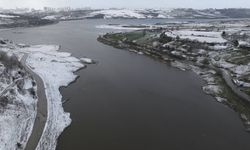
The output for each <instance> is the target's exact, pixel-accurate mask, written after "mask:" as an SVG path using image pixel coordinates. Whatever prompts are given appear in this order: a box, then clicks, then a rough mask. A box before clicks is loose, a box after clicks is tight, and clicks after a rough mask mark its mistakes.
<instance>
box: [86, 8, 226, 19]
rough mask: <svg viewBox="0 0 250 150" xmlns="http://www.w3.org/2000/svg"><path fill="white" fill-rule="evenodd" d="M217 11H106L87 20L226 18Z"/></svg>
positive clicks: (99, 11) (99, 12) (94, 13)
mask: <svg viewBox="0 0 250 150" xmlns="http://www.w3.org/2000/svg"><path fill="white" fill-rule="evenodd" d="M226 17H227V16H225V15H223V14H222V13H221V12H220V11H217V10H215V9H205V10H195V9H106V10H97V11H94V12H91V13H90V14H89V15H88V16H87V18H104V19H110V18H127V19H132V18H133V19H144V18H190V19H192V18H226Z"/></svg>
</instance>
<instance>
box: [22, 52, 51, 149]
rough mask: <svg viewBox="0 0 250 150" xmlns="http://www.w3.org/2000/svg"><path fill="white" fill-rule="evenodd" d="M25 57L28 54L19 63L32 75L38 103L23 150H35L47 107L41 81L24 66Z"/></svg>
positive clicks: (44, 121) (43, 124)
mask: <svg viewBox="0 0 250 150" xmlns="http://www.w3.org/2000/svg"><path fill="white" fill-rule="evenodd" d="M27 57H28V54H25V55H24V56H23V58H22V59H21V63H22V65H23V66H24V67H25V69H26V70H27V71H28V72H29V73H30V74H31V75H32V77H33V78H34V80H35V81H36V83H37V96H38V101H37V116H36V119H35V123H34V126H33V129H32V133H31V135H30V137H29V140H28V142H27V145H26V148H25V150H35V149H36V147H37V145H38V143H39V141H40V138H41V136H42V134H43V130H44V128H45V125H46V121H47V114H48V110H47V108H48V107H47V97H46V93H45V88H44V83H43V80H42V79H41V77H39V76H38V75H37V74H36V73H34V72H33V71H32V70H31V69H30V68H29V67H28V66H27V65H26V59H27Z"/></svg>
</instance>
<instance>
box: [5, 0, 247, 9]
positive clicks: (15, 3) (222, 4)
mask: <svg viewBox="0 0 250 150" xmlns="http://www.w3.org/2000/svg"><path fill="white" fill-rule="evenodd" d="M44 6H50V7H65V6H70V7H74V8H76V7H77V8H79V7H92V8H110V7H117V8H125V7H126V8H240V7H241V8H249V7H250V0H0V7H2V8H16V7H33V8H43V7H44Z"/></svg>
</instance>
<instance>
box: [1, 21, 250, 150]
mask: <svg viewBox="0 0 250 150" xmlns="http://www.w3.org/2000/svg"><path fill="white" fill-rule="evenodd" d="M159 21H160V22H164V20H83V21H70V22H61V23H59V24H56V25H50V26H44V27H38V28H26V29H14V30H8V31H2V32H1V37H3V38H8V39H12V40H14V41H15V42H21V43H28V44H59V45H61V46H62V50H63V51H67V52H70V53H72V54H73V56H76V57H79V58H80V57H84V56H87V57H90V58H93V59H96V60H98V61H99V63H98V64H97V65H89V66H88V68H87V69H84V70H81V71H79V72H78V73H77V74H78V75H80V78H79V79H78V80H77V82H76V83H74V84H72V85H70V86H69V87H68V88H63V89H62V90H61V92H62V94H63V97H64V99H68V98H69V99H70V101H69V102H67V103H66V104H65V105H64V108H65V110H66V111H67V112H70V113H71V118H72V120H73V122H72V124H71V126H70V127H69V128H67V129H66V130H65V132H63V134H62V136H61V137H60V139H59V142H58V148H57V149H58V150H72V149H73V150H166V149H169V150H182V149H189V150H211V149H213V150H236V149H237V150H249V149H250V142H249V141H250V135H249V134H248V133H247V132H245V131H244V127H243V125H242V123H241V121H240V119H239V116H238V114H237V113H235V112H233V111H232V110H231V109H229V108H227V107H226V106H224V105H222V104H219V103H217V102H216V101H215V100H214V99H213V98H212V97H211V96H208V95H206V94H204V92H203V91H202V89H201V85H202V84H203V82H202V81H201V80H200V78H199V77H198V76H196V75H195V74H194V73H192V72H183V71H180V70H178V69H175V68H171V67H169V66H166V65H165V64H162V63H159V62H157V61H155V60H153V59H150V58H147V57H144V56H140V55H136V54H133V53H130V52H127V51H124V50H119V49H115V48H112V47H109V46H106V45H103V44H101V43H99V42H97V41H96V38H97V36H98V34H100V33H105V32H110V31H112V30H107V29H96V28H95V26H96V25H101V24H104V23H131V24H136V23H152V22H159ZM165 21H166V20H165Z"/></svg>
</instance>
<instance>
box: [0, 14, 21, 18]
mask: <svg viewBox="0 0 250 150" xmlns="http://www.w3.org/2000/svg"><path fill="white" fill-rule="evenodd" d="M17 17H19V16H12V15H4V14H0V18H17Z"/></svg>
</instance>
